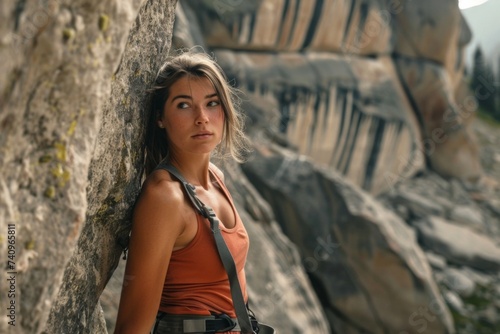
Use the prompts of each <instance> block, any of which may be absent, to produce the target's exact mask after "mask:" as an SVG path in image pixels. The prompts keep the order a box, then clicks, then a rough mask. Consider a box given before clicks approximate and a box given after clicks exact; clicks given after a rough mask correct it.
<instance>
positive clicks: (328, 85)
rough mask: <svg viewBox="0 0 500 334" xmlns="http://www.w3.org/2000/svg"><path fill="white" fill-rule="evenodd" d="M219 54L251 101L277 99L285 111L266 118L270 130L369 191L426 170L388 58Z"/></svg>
mask: <svg viewBox="0 0 500 334" xmlns="http://www.w3.org/2000/svg"><path fill="white" fill-rule="evenodd" d="M216 56H217V58H218V59H219V61H220V63H221V64H222V66H223V67H224V68H225V70H226V72H228V73H229V74H230V75H231V76H234V77H236V78H237V80H238V82H240V87H241V88H243V89H245V91H248V92H251V94H252V99H272V100H273V101H275V102H274V108H276V109H277V110H279V111H280V114H279V115H278V116H276V115H273V114H270V115H267V117H266V115H263V116H262V117H263V118H264V119H266V118H267V119H268V120H269V121H268V122H264V123H266V125H265V126H267V127H268V128H269V131H271V132H272V131H277V132H280V133H281V134H282V135H283V136H285V137H286V139H287V140H288V142H289V144H290V145H292V146H294V147H296V149H297V151H298V152H299V153H301V154H304V155H307V156H309V157H311V158H312V159H313V160H314V161H315V162H317V163H319V164H322V165H324V166H327V167H329V168H332V169H335V170H338V171H340V172H342V173H343V174H345V175H346V177H347V178H348V179H349V180H350V181H351V182H354V183H356V184H357V185H359V186H361V187H363V188H364V189H366V190H369V191H370V192H372V193H375V194H376V193H380V192H384V191H387V190H388V189H389V188H390V187H391V186H392V185H393V184H394V183H395V182H398V181H400V180H401V179H404V178H406V177H408V176H409V175H412V174H414V173H416V172H417V171H418V170H420V169H422V168H423V167H424V166H423V163H424V158H423V153H422V152H421V151H420V150H419V148H418V147H419V142H420V139H419V136H420V129H419V125H418V121H417V119H416V118H415V116H414V114H413V111H412V109H411V106H410V104H409V103H408V101H407V100H406V97H405V94H404V91H403V90H402V88H401V87H400V86H399V84H398V81H397V75H396V73H395V69H394V66H393V63H392V61H391V60H390V59H389V58H384V59H379V60H376V61H375V60H371V59H368V58H365V59H350V58H349V57H347V56H342V55H340V56H339V55H334V54H317V53H313V54H307V55H302V54H279V55H272V54H261V53H248V52H246V53H241V52H233V51H228V50H225V51H217V52H216ZM247 112H248V113H251V110H248V111H247ZM273 117H274V118H276V117H278V119H275V120H273V119H272V118H273Z"/></svg>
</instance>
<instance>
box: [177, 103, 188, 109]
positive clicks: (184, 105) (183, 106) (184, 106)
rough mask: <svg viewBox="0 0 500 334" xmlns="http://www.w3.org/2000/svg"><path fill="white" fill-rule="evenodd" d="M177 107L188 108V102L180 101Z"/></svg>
mask: <svg viewBox="0 0 500 334" xmlns="http://www.w3.org/2000/svg"><path fill="white" fill-rule="evenodd" d="M177 108H179V109H186V108H189V104H187V103H186V102H181V103H179V104H178V105H177Z"/></svg>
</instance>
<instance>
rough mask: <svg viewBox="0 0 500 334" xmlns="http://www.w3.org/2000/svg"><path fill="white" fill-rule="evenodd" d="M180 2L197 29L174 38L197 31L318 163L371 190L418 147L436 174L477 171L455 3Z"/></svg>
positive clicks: (195, 37)
mask: <svg viewBox="0 0 500 334" xmlns="http://www.w3.org/2000/svg"><path fill="white" fill-rule="evenodd" d="M189 6H191V7H192V8H196V9H197V10H193V9H192V8H190V7H189ZM183 8H185V10H184V11H185V12H189V13H190V14H189V15H186V16H185V17H186V18H187V17H188V16H190V17H191V18H193V17H195V18H196V20H197V21H198V22H199V27H196V28H192V29H191V34H190V36H189V34H183V35H182V36H179V37H180V38H179V40H178V41H177V43H178V45H179V46H182V45H183V46H192V45H195V44H200V43H199V41H203V42H202V43H201V45H204V46H206V47H208V48H212V49H214V50H216V54H217V56H218V57H220V58H221V59H220V62H221V64H222V65H223V67H224V68H225V69H226V71H228V72H229V73H231V74H232V77H234V78H236V80H237V82H238V84H239V86H240V87H242V88H244V90H245V91H247V92H252V93H253V94H254V95H257V96H258V98H264V97H265V98H273V99H274V100H275V104H274V105H275V107H276V108H277V109H278V111H279V126H278V127H277V129H276V130H278V131H280V132H281V133H282V134H283V135H284V136H285V137H286V139H287V140H288V142H289V143H290V144H292V145H294V146H296V147H297V149H298V152H299V153H301V154H305V155H308V156H309V157H311V158H312V159H313V160H314V161H315V162H316V163H319V164H321V165H324V166H328V167H329V168H331V169H335V170H337V171H339V172H341V173H342V174H344V175H345V176H346V177H347V178H348V179H349V180H350V181H351V182H354V183H355V184H357V185H359V186H361V187H362V188H364V189H365V190H368V191H369V192H371V193H373V194H379V193H382V192H384V191H387V190H388V189H389V188H390V187H391V186H392V185H394V183H395V182H397V181H399V180H400V179H404V178H406V177H409V176H412V175H415V174H416V173H417V172H418V171H421V170H422V169H424V168H425V162H424V156H425V159H427V162H428V164H429V165H430V166H431V167H432V168H433V169H435V170H436V171H437V172H439V173H441V174H442V175H444V176H451V177H458V178H461V179H477V178H479V176H480V174H481V167H480V164H479V157H478V150H477V146H476V143H475V141H474V138H473V137H471V136H470V134H469V133H468V132H467V131H466V125H467V123H468V122H466V120H464V113H463V112H461V111H462V109H464V108H465V109H467V110H468V109H471V108H474V107H475V105H473V104H471V103H468V104H466V105H464V103H462V101H461V102H460V103H458V102H457V97H456V95H457V94H456V92H457V90H458V88H459V87H460V82H461V80H462V73H463V64H464V62H463V58H462V55H463V48H464V46H465V44H467V42H468V41H469V40H470V31H469V29H468V27H467V25H466V23H465V21H464V20H463V17H462V16H461V14H460V11H459V9H458V6H457V3H456V1H454V0H446V1H441V2H439V3H436V2H432V1H419V2H415V1H410V0H408V1H406V0H403V1H389V0H387V1H385V0H378V1H350V0H342V1H333V0H331V1H292V2H290V1H282V0H271V1H262V2H254V3H253V5H246V6H242V7H240V6H239V5H236V4H233V5H229V4H228V5H223V4H221V3H219V2H211V1H204V2H201V3H200V2H198V1H186V2H185V5H183ZM180 21H181V22H178V26H184V27H185V26H187V25H188V24H187V23H183V22H182V20H180ZM189 22H192V20H191V21H189ZM191 25H192V24H191ZM187 30H188V29H183V31H184V32H186V31H187ZM461 98H464V97H463V96H462V97H461ZM471 113H472V111H469V112H468V115H470V114H471ZM467 118H468V117H467ZM450 161H453V163H449V162H450Z"/></svg>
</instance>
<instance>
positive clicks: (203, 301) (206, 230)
mask: <svg viewBox="0 0 500 334" xmlns="http://www.w3.org/2000/svg"><path fill="white" fill-rule="evenodd" d="M210 172H211V175H213V177H214V178H215V180H216V182H217V183H218V184H219V185H220V188H221V189H222V190H223V193H224V195H225V196H226V198H227V199H228V201H229V203H230V204H231V207H232V209H233V213H234V216H235V220H236V224H235V226H234V227H233V228H231V229H228V228H225V227H224V226H223V225H222V224H219V226H220V229H221V231H222V236H223V238H224V240H225V242H226V244H227V247H228V248H229V251H230V252H231V255H232V256H233V259H234V262H235V264H236V269H237V271H238V279H239V282H240V285H241V291H243V294H244V296H243V297H244V299H245V301H247V300H248V296H247V292H246V278H245V262H246V257H247V253H248V247H249V240H248V234H247V232H246V230H245V227H244V226H243V223H242V221H241V219H240V217H239V215H238V213H237V211H236V208H235V207H234V203H233V201H232V198H231V195H230V194H229V192H228V190H227V188H226V186H225V185H224V183H223V182H222V180H220V179H219V177H218V176H217V175H216V174H215V173H213V172H212V171H210ZM196 216H197V223H198V231H197V232H196V235H195V237H194V239H193V240H192V241H191V242H190V243H189V244H188V245H187V246H186V247H184V248H182V249H179V250H176V251H173V252H172V255H171V258H170V263H169V266H168V270H167V276H166V278H165V283H164V285H163V292H162V296H161V302H160V307H159V311H162V312H165V313H169V314H194V315H210V313H211V312H215V313H225V314H227V315H229V316H230V317H232V318H235V317H236V313H235V311H234V307H233V302H232V298H231V290H230V287H229V279H228V277H227V273H226V271H225V269H224V266H223V265H222V262H221V260H220V258H219V253H218V252H217V248H216V245H215V240H214V237H213V234H212V231H211V230H210V222H209V221H208V220H207V219H205V218H203V217H202V216H201V215H200V214H197V215H196Z"/></svg>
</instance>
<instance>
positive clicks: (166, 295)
mask: <svg viewBox="0 0 500 334" xmlns="http://www.w3.org/2000/svg"><path fill="white" fill-rule="evenodd" d="M234 99H235V95H234V92H233V90H232V89H231V87H230V86H229V85H228V84H227V82H226V80H225V77H224V75H223V73H222V70H221V69H220V67H219V66H218V65H217V64H216V63H215V62H214V61H213V60H211V59H210V58H209V57H208V56H207V55H205V54H194V53H184V54H182V55H179V56H177V57H174V58H173V59H171V60H170V61H168V62H167V63H166V64H165V65H164V66H163V67H162V68H161V70H160V72H159V74H158V76H157V79H156V82H155V86H154V87H153V89H152V103H151V108H152V109H151V115H150V121H149V124H148V130H147V139H146V175H147V178H146V180H145V182H144V184H143V188H142V192H141V195H140V197H139V199H138V202H137V204H136V206H135V208H134V214H133V225H132V233H131V238H130V244H129V255H128V260H127V266H126V270H125V277H126V278H127V279H126V280H125V281H124V284H123V288H122V294H121V299H120V306H119V310H118V317H117V323H116V330H115V333H120V334H121V333H134V334H136V333H149V332H150V330H151V328H152V327H153V326H155V333H156V332H158V333H162V331H163V332H164V333H177V332H179V333H182V332H183V331H186V328H184V329H183V328H182V327H183V326H187V325H186V324H185V323H184V320H185V319H191V318H194V319H212V318H215V319H219V320H220V319H223V320H224V321H225V320H227V319H229V318H236V314H235V311H234V307H233V303H232V298H231V291H230V288H229V283H228V276H227V274H226V271H225V270H224V267H223V265H222V263H221V260H220V259H219V254H218V252H217V249H216V247H215V242H214V236H213V235H212V232H211V230H210V227H209V223H208V221H207V219H204V218H203V217H202V216H201V215H200V214H199V213H198V212H197V211H196V210H195V209H194V208H193V205H192V204H191V202H190V201H189V199H188V197H187V196H186V192H185V190H184V188H183V186H182V185H181V183H180V182H179V181H178V179H177V178H175V177H174V176H173V175H172V174H171V173H169V172H168V171H167V170H165V168H164V167H165V166H166V165H172V166H174V167H175V168H176V169H177V170H178V171H179V172H180V173H181V174H182V176H183V177H184V178H185V179H186V180H187V182H189V183H190V184H192V185H194V186H195V188H196V194H197V196H198V198H199V199H200V200H201V201H202V202H203V203H205V204H206V205H207V206H210V207H211V208H213V210H214V211H215V213H216V214H217V217H218V218H219V220H220V229H221V230H222V235H223V238H224V240H225V242H226V244H227V247H228V248H229V250H230V252H231V254H232V256H233V258H234V262H235V264H236V268H237V273H238V274H237V276H238V279H239V283H240V286H241V291H242V292H243V296H244V300H245V301H246V300H247V294H246V281H245V272H244V265H245V261H246V256H247V252H248V236H247V233H246V230H245V228H244V226H243V224H242V222H241V220H240V218H239V216H238V214H237V212H236V210H235V208H234V205H233V202H232V200H231V197H230V195H229V193H228V191H227V189H226V187H225V185H224V183H223V179H224V177H223V174H222V172H221V171H220V170H219V169H218V168H217V167H216V166H214V165H213V164H212V163H211V162H210V157H211V155H212V153H214V152H215V153H219V154H222V155H224V154H226V155H227V154H228V155H232V156H233V157H234V158H235V159H236V160H240V152H241V151H242V149H244V147H245V137H244V135H243V132H242V122H241V119H240V115H239V114H238V112H237V110H236V108H235V106H234ZM160 162H161V164H160ZM158 165H159V166H160V167H159V168H157V166H158ZM157 315H158V317H157ZM211 315H215V317H214V316H211ZM160 318H161V320H159V321H158V319H160ZM229 320H230V319H229ZM229 320H228V321H229ZM224 321H218V322H217V321H215V322H210V326H212V325H213V326H215V327H217V326H219V327H223V326H221V324H223V323H224ZM229 322H230V321H229ZM226 323H227V322H226ZM233 325H234V324H233ZM168 326H171V327H168ZM172 326H174V327H175V328H174V327H172ZM226 327H228V326H226ZM228 328H232V326H229V327H228ZM215 329H217V330H223V328H215ZM226 332H227V328H226ZM227 333H232V332H227Z"/></svg>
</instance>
